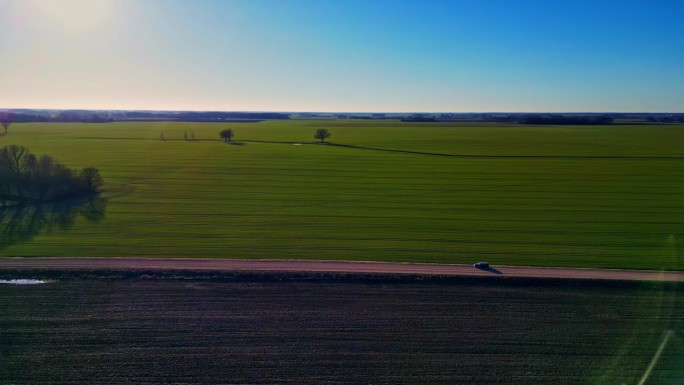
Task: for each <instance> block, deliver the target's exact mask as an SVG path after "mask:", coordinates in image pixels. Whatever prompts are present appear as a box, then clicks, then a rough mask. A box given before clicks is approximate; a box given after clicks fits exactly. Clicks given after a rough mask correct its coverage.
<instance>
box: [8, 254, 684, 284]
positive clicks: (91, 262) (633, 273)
mask: <svg viewBox="0 0 684 385" xmlns="http://www.w3.org/2000/svg"><path fill="white" fill-rule="evenodd" d="M34 268H40V269H126V270H128V269H131V270H213V271H279V272H338V273H389V274H428V275H453V276H459V275H462V276H505V277H527V278H574V279H609V280H630V281H670V282H684V272H672V271H670V272H660V271H649V270H612V269H570V268H553V267H551V268H550V267H522V266H493V267H492V268H489V269H477V268H475V267H472V266H470V265H438V264H427V263H386V262H341V261H299V260H225V259H224V260H222V259H145V258H120V259H112V258H109V259H95V258H0V270H8V269H34Z"/></svg>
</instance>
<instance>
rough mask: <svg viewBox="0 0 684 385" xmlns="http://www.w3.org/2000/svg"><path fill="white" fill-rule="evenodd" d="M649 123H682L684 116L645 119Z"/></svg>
mask: <svg viewBox="0 0 684 385" xmlns="http://www.w3.org/2000/svg"><path fill="white" fill-rule="evenodd" d="M646 121H647V122H649V123H684V115H674V116H658V117H656V116H650V117H648V118H646Z"/></svg>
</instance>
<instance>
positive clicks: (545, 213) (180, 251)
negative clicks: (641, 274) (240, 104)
mask: <svg viewBox="0 0 684 385" xmlns="http://www.w3.org/2000/svg"><path fill="white" fill-rule="evenodd" d="M319 127H323V128H327V129H328V130H330V132H331V133H332V137H331V138H330V141H331V142H332V143H334V144H340V145H345V146H348V147H342V146H326V145H316V144H313V143H314V139H313V133H314V131H315V129H316V128H319ZM225 128H232V129H233V130H234V131H235V135H236V136H235V140H236V141H237V142H238V143H236V144H234V145H230V144H225V143H223V142H221V141H220V139H219V136H218V133H219V131H221V130H222V129H225ZM161 132H163V133H164V137H165V138H166V139H167V140H164V141H162V140H160V135H161ZM184 132H188V135H190V132H193V133H194V136H195V138H196V139H197V140H195V141H185V140H183V133H184ZM295 142H297V143H303V144H302V145H293V143H295ZM8 144H19V145H23V146H26V147H28V148H29V149H30V150H31V151H32V152H33V153H36V154H49V155H52V156H54V157H55V158H56V159H57V160H59V161H61V162H63V163H64V164H66V165H67V166H70V167H74V168H77V169H80V168H83V167H86V166H94V167H97V168H99V169H100V171H101V174H102V176H103V177H104V179H105V181H106V186H105V189H106V192H105V193H104V194H103V196H104V197H105V198H106V200H107V202H106V212H105V215H104V218H103V219H100V220H88V219H87V218H86V217H85V216H84V215H81V214H72V215H71V216H70V217H69V218H71V219H69V220H64V218H63V215H61V214H60V215H49V214H50V213H49V209H46V210H43V211H47V213H45V212H43V213H42V214H40V215H36V214H35V213H32V214H31V217H30V218H25V219H22V221H20V222H21V225H20V226H14V227H12V226H7V225H5V226H3V228H0V230H1V231H2V232H1V235H2V236H3V237H4V239H3V240H0V253H1V254H2V255H4V256H97V257H114V256H117V257H126V256H151V257H216V258H301V259H336V260H341V259H346V260H382V261H421V262H439V263H445V262H446V263H472V262H474V261H477V260H487V261H489V262H490V263H493V264H503V265H539V266H580V267H610V268H646V269H669V270H684V261H682V258H680V257H679V255H680V254H681V246H682V242H683V240H684V238H683V237H684V215H683V214H684V196H682V192H684V126H682V125H663V126H627V125H624V126H623V125H615V126H605V127H591V126H584V127H574V126H544V127H541V126H517V125H503V124H473V123H401V122H398V121H358V120H321V121H315V120H292V121H265V122H261V123H242V124H240V123H230V124H216V123H173V122H159V123H154V122H144V123H112V124H57V123H49V124H40V123H35V124H14V125H13V126H12V127H11V128H10V133H9V135H7V136H4V137H0V146H4V145H8ZM390 150H391V151H390ZM5 217H8V215H5ZM55 217H57V219H55ZM17 231H28V232H29V233H30V236H25V237H16V236H13V234H12V233H13V232H14V233H16V232H17ZM14 235H16V234H14ZM20 238H21V240H19V241H18V240H17V239H20Z"/></svg>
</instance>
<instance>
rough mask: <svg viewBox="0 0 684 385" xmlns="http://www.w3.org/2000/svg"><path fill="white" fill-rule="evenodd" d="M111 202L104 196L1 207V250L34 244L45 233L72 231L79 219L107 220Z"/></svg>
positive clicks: (91, 220)
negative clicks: (108, 205)
mask: <svg viewBox="0 0 684 385" xmlns="http://www.w3.org/2000/svg"><path fill="white" fill-rule="evenodd" d="M106 209H107V199H106V198H102V197H100V196H97V195H96V196H90V197H87V198H80V199H72V200H67V201H60V202H52V203H44V204H31V205H21V206H12V207H6V208H0V250H3V249H5V248H7V247H9V246H12V245H15V244H21V243H27V242H31V241H32V240H33V238H35V237H36V236H38V235H39V234H41V233H48V234H49V233H51V232H53V231H55V230H60V231H64V230H69V229H70V228H72V227H73V226H74V224H75V223H76V220H77V219H78V217H79V216H81V217H83V218H84V219H85V220H87V221H88V222H93V223H95V222H100V221H102V220H103V219H104V217H105V212H106Z"/></svg>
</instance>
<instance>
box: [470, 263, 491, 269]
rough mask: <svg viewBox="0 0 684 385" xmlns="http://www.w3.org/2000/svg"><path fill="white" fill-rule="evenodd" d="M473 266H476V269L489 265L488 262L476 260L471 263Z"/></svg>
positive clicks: (485, 267)
mask: <svg viewBox="0 0 684 385" xmlns="http://www.w3.org/2000/svg"><path fill="white" fill-rule="evenodd" d="M473 267H477V268H478V269H487V268H488V267H489V262H476V263H473Z"/></svg>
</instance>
